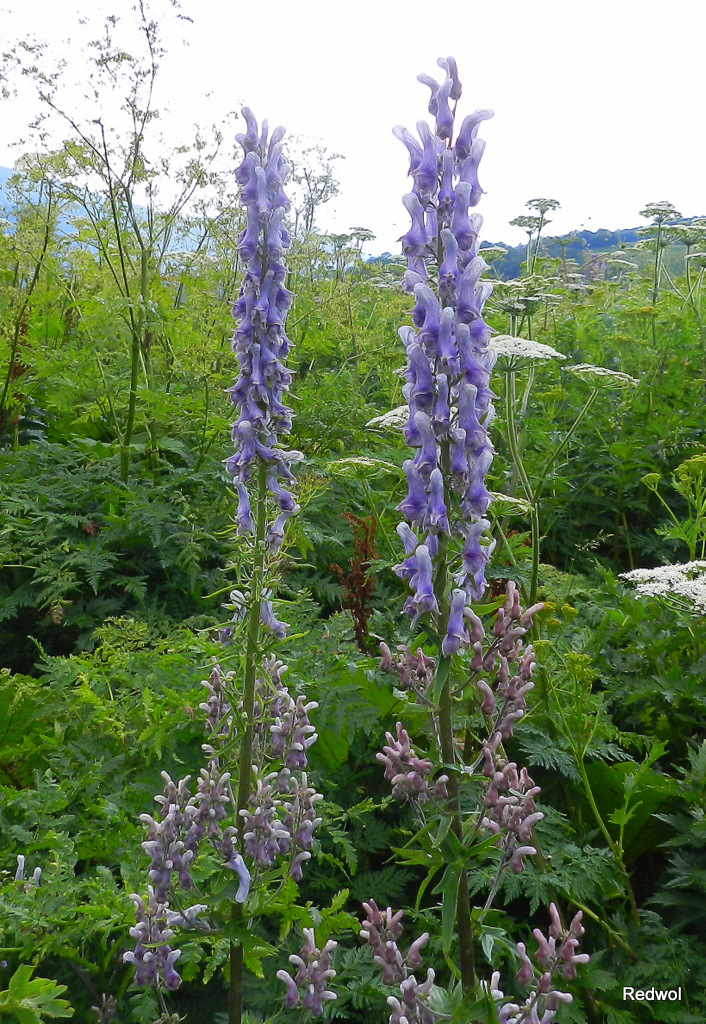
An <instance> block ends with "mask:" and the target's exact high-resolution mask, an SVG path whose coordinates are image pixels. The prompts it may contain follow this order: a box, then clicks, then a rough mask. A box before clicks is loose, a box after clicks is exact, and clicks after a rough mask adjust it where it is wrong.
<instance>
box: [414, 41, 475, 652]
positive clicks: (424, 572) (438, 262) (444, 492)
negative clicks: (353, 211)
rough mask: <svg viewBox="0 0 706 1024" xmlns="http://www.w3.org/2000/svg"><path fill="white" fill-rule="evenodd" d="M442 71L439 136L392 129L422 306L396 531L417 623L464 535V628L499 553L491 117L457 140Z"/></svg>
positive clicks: (430, 606)
mask: <svg viewBox="0 0 706 1024" xmlns="http://www.w3.org/2000/svg"><path fill="white" fill-rule="evenodd" d="M438 63H439V66H440V67H441V68H442V69H443V70H444V71H445V72H446V79H445V80H444V82H443V83H442V84H439V83H438V82H436V81H435V80H434V79H432V78H430V77H428V76H426V75H421V76H420V81H422V82H423V83H424V84H425V85H427V86H428V87H429V88H430V90H431V98H430V103H429V112H430V113H431V114H432V115H433V116H434V118H435V127H434V130H433V131H432V130H431V128H430V127H429V125H428V124H427V123H426V122H424V121H420V122H419V123H418V124H417V130H418V132H419V139H417V138H415V137H414V136H413V135H412V133H411V132H409V131H408V130H407V129H406V128H399V127H398V128H395V130H394V131H395V135H396V136H397V138H398V139H400V141H401V142H403V144H404V145H405V146H406V148H407V151H408V153H409V173H410V176H411V177H412V180H413V188H412V192H411V193H409V194H408V195H406V196H404V198H403V202H404V205H405V207H406V209H407V211H408V213H409V215H410V217H411V219H412V226H411V228H410V230H409V231H408V232H407V233H406V234H405V235H403V237H402V238H401V239H400V241H401V242H402V251H403V253H404V254H405V256H406V257H407V271H406V273H405V275H404V278H403V287H404V288H405V290H406V291H408V292H409V293H411V294H413V295H414V298H415V305H414V309H413V310H412V320H413V323H414V327H403V328H401V329H400V331H399V334H400V338H401V340H402V343H403V344H404V347H405V350H406V354H407V369H406V371H405V378H406V383H405V386H404V388H403V394H404V397H405V399H406V400H407V404H408V407H409V419H408V422H407V426H406V428H405V440H406V442H407V444H409V445H410V446H412V447H413V448H416V449H417V453H416V455H415V456H414V458H413V459H410V460H408V461H406V462H405V463H404V471H405V475H406V478H407V485H408V493H407V496H406V498H405V499H404V500H403V501H402V503H401V504H400V505H399V510H400V511H401V512H403V514H404V516H405V518H406V520H407V523H409V524H410V526H408V525H407V524H403V525H402V527H401V528H400V529H399V530H398V532H399V534H400V537H401V539H402V542H403V544H404V547H405V555H406V557H405V559H404V561H403V562H402V563H401V564H400V565H399V566H397V567H396V571H397V573H398V574H399V575H400V576H401V577H403V578H404V579H406V580H407V581H408V583H409V586H410V589H411V590H412V596H411V597H410V598H409V599H408V601H407V603H406V605H405V611H406V612H407V614H408V615H410V616H411V617H412V618H413V619H415V620H416V619H417V618H419V617H420V616H421V615H423V614H425V613H432V614H438V612H439V609H438V606H437V600H436V598H435V595H434V592H433V585H432V576H433V569H432V566H433V559H434V558H435V556H436V555H437V551H438V547H439V539H440V537H441V536H443V535H446V536H451V535H455V536H457V537H458V538H460V544H461V547H462V553H461V567H460V570H459V572H458V584H457V590H456V591H454V595H453V599H452V614H453V615H454V617H455V618H454V624H456V625H457V626H458V623H459V621H460V619H461V617H462V609H463V606H465V604H466V603H467V602H469V601H470V600H472V599H477V598H479V597H480V596H481V595H482V594H483V591H484V589H485V565H486V562H487V560H488V558H489V556H490V551H491V549H492V545H491V544H490V543H488V542H486V541H484V540H483V535H484V533H485V532H486V530H487V529H488V528H489V523H488V522H487V520H486V519H485V513H486V512H487V509H488V506H489V504H490V501H491V495H490V492H489V491H488V490H487V488H486V486H485V475H486V473H487V471H488V469H489V467H490V464H491V462H492V459H493V446H492V444H491V442H490V440H489V437H488V427H489V425H490V423H491V421H492V419H493V416H494V410H493V405H492V399H493V397H494V396H493V393H492V391H491V390H490V386H489V377H490V371H491V369H492V367H493V363H494V361H495V357H494V355H493V353H492V351H491V349H490V348H489V342H490V335H491V330H490V328H489V327H488V326H487V325H486V324H485V323H484V321H483V317H482V310H483V305H484V303H485V301H486V299H487V298H488V296H489V294H490V292H491V291H492V286H491V285H490V284H489V283H488V282H487V281H483V280H481V276H482V273H483V271H484V270H485V269H486V264H485V262H484V260H483V259H482V257H481V256H479V255H478V234H479V232H480V228H481V225H482V218H481V217H480V216H478V214H475V213H470V208H471V207H474V206H475V205H476V204H477V203H478V201H479V199H480V197H481V195H482V190H481V188H480V186H479V184H478V173H477V172H478V164H479V161H480V158H481V156H482V153H483V149H484V143H483V142H482V140H480V139H479V138H478V137H477V134H478V128H479V126H480V124H481V122H482V121H484V120H486V119H487V118H489V117H491V116H492V112H491V111H488V110H478V111H476V112H475V113H474V114H471V115H469V116H468V117H466V118H464V120H463V121H462V123H461V126H460V128H459V129H458V132H457V134H456V137H455V140H454V130H455V108H456V102H457V100H458V99H459V97H460V96H461V84H460V82H459V80H458V74H457V70H456V63H455V61H454V60H453V58H451V57H449V58H447V59H445V60H443V59H442V60H440V61H438ZM451 101H453V105H451ZM431 267H433V268H434V269H433V271H432V276H431V277H430V274H429V270H430V268H431ZM452 494H455V498H452ZM442 629H443V631H444V632H445V633H446V636H447V639H448V644H449V645H450V647H452V648H453V649H454V650H455V649H457V648H458V646H459V644H460V643H464V642H467V641H466V640H465V637H464V634H463V630H458V629H457V630H456V631H452V630H451V629H450V628H447V623H443V624H441V628H440V632H441V630H442ZM459 633H460V639H459ZM449 653H451V651H449Z"/></svg>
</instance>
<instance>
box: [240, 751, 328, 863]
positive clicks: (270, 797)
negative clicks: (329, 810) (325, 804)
mask: <svg viewBox="0 0 706 1024" xmlns="http://www.w3.org/2000/svg"><path fill="white" fill-rule="evenodd" d="M253 771H254V772H257V766H256V765H253ZM320 800H323V797H322V795H321V794H320V793H317V792H316V790H315V789H314V788H313V787H312V786H309V782H308V778H307V775H306V773H305V772H302V774H301V776H300V778H299V779H297V778H296V777H295V776H293V775H292V774H291V772H290V770H289V769H288V768H282V769H281V770H280V771H279V772H270V773H269V774H268V775H266V776H264V777H262V776H261V777H259V778H258V779H257V783H256V788H255V791H254V792H253V793H252V794H251V795H250V798H249V800H248V806H247V808H243V809H242V810H241V812H240V813H241V815H242V818H243V822H244V832H243V840H244V844H245V853H246V854H247V856H249V857H252V859H253V861H254V862H255V864H256V865H257V866H258V867H271V866H272V865H273V864H274V863H275V861H276V860H277V858H278V857H291V863H290V866H289V874H290V877H291V878H293V879H294V881H295V882H298V881H300V879H301V877H302V865H303V864H304V862H305V861H307V860H309V858H310V857H311V853H310V850H311V847H312V844H313V840H314V831H315V830H316V829H317V828H318V827H319V825H320V824H321V818H319V817H317V814H316V807H315V805H316V804H317V803H318V802H319V801H320Z"/></svg>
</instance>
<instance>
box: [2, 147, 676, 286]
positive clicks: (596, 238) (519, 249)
mask: <svg viewBox="0 0 706 1024" xmlns="http://www.w3.org/2000/svg"><path fill="white" fill-rule="evenodd" d="M11 174H14V171H12V170H10V168H8V167H0V213H2V205H3V204H2V200H3V190H4V185H5V182H6V181H7V179H8V178H9V177H10V175H11ZM695 219H696V218H694V217H689V218H684V219H682V220H680V221H677V222H675V223H679V224H689V223H691V221H692V220H695ZM644 226H645V225H642V227H644ZM639 232H640V228H639V227H634V228H620V229H619V230H617V231H608V230H607V229H606V228H599V229H598V231H586V230H582V231H571V232H569V233H568V234H566V235H556V236H553V237H547V238H542V239H541V241H540V255H541V256H545V257H546V256H549V257H550V258H556V259H561V258H562V251H563V255H564V257H565V258H566V259H567V260H575V261H576V263H578V264H579V266H581V265H582V264H584V263H585V262H586V258H587V256H588V254H589V253H594V254H598V253H602V252H609V251H612V250H615V249H620V248H622V247H623V246H625V245H630V244H632V243H634V242H637V241H639V239H640V238H641V237H642V236H641V235H640V233H639ZM491 245H492V246H497V245H499V246H502V248H503V249H507V252H506V253H505V254H504V255H503V256H500V257H498V258H497V259H495V260H493V264H492V270H491V274H492V275H493V276H497V277H501V278H503V279H505V280H508V279H511V278H515V277H519V276H520V274H521V271H522V264H523V263H524V261H525V257H526V255H527V247H526V245H513V246H508V245H506V244H505V243H504V242H482V243H481V248H480V252H481V254H482V252H483V248H484V247H486V246H491ZM399 259H400V256H399V254H397V255H396V254H394V253H389V252H383V253H381V254H380V255H379V256H369V257H367V261H366V262H368V263H380V264H382V266H384V265H385V264H386V263H396V262H398V261H399Z"/></svg>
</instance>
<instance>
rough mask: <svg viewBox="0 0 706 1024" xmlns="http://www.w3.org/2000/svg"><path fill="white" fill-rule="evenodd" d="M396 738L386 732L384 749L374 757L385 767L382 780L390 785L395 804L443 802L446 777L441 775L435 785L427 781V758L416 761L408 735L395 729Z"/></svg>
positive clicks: (400, 726)
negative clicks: (403, 802) (403, 801)
mask: <svg viewBox="0 0 706 1024" xmlns="http://www.w3.org/2000/svg"><path fill="white" fill-rule="evenodd" d="M396 731H397V736H396V737H395V736H393V735H392V733H389V732H386V733H385V738H386V739H387V746H385V747H383V748H382V752H380V753H377V754H376V755H375V757H376V758H377V760H378V761H379V762H380V764H383V765H385V778H386V779H387V781H388V782H390V783H392V795H393V796H394V797H396V799H397V800H409V801H416V802H417V803H423V802H424V801H425V800H428V799H429V798H430V797H437V798H439V799H445V798H446V796H447V795H448V794H447V792H446V783H447V782H448V781H449V777H448V775H440V776H439V778H438V779H436V780H435V781H432V780H430V778H429V776H430V775H431V772H432V769H433V765H432V763H431V761H430V760H429V759H428V758H425V757H418V756H417V753H416V751H415V750H414V749H413V747H412V745H411V742H410V739H409V734H408V732H407V730H406V729H404V728H403V727H402V723H401V722H398V723H397V725H396Z"/></svg>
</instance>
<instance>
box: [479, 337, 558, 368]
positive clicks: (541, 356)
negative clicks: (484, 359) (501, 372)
mask: <svg viewBox="0 0 706 1024" xmlns="http://www.w3.org/2000/svg"><path fill="white" fill-rule="evenodd" d="M490 347H491V349H492V350H493V351H494V352H495V353H496V355H497V357H498V359H502V360H503V361H504V363H505V367H504V368H505V369H513V368H514V367H515V366H516V365H517V364H519V363H525V362H530V363H532V362H541V363H544V362H548V361H549V360H550V359H566V356H565V355H563V354H562V353H561V352H557V350H556V349H555V348H552V347H551V345H543V344H542V342H541V341H530V340H529V339H528V338H516V337H514V335H512V334H498V335H497V337H495V338H491V340H490ZM508 364H509V365H508Z"/></svg>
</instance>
